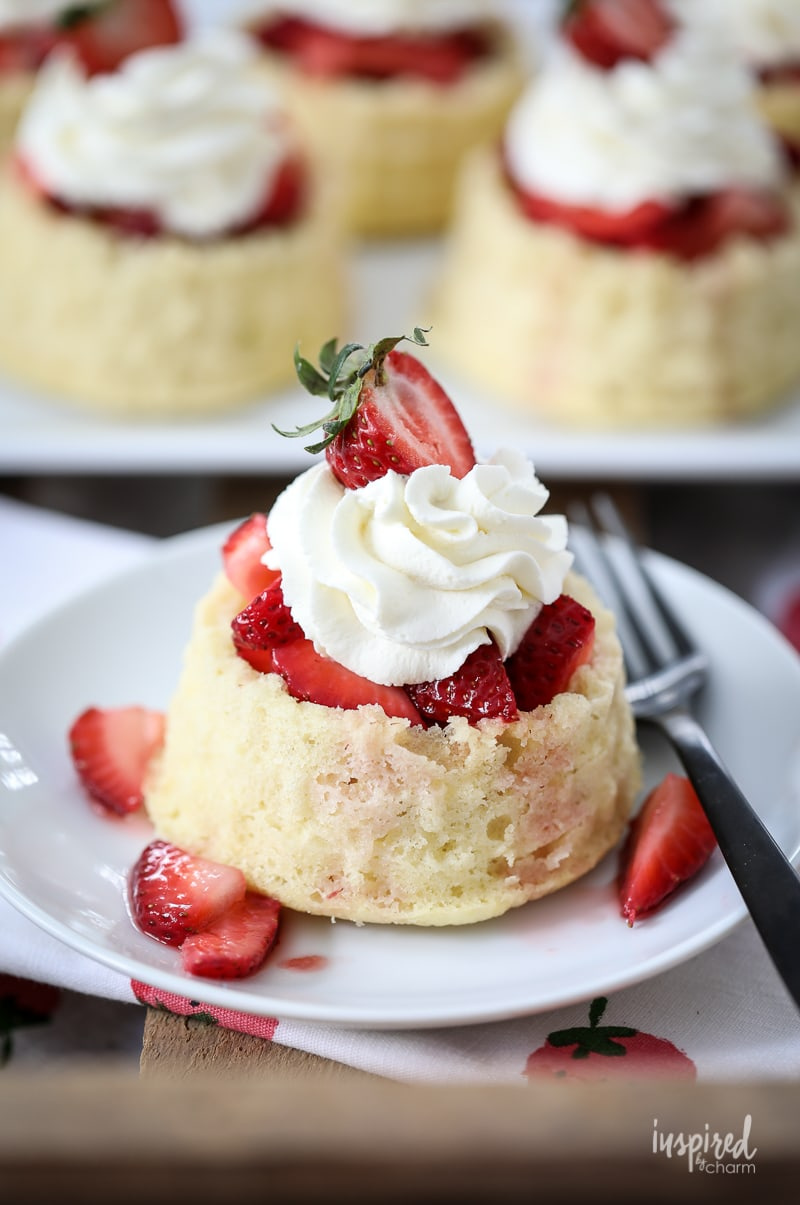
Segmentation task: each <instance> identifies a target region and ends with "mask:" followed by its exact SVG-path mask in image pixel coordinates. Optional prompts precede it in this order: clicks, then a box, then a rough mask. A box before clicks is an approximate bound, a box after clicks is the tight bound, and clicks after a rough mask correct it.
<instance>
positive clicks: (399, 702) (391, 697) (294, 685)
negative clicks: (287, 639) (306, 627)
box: [272, 640, 424, 724]
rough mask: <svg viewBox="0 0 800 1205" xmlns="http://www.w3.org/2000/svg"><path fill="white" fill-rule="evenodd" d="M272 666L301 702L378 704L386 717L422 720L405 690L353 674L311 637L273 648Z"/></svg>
mask: <svg viewBox="0 0 800 1205" xmlns="http://www.w3.org/2000/svg"><path fill="white" fill-rule="evenodd" d="M272 665H273V669H274V672H275V673H278V674H280V675H281V677H282V678H283V680H284V682H285V683H286V685H287V687H288V690H289V694H290V695H291V696H292V697H293V698H295V699H299V700H300V701H302V702H307V703H320V704H321V705H322V706H323V707H341V708H342V709H343V710H345V711H355V710H356V709H357V708H358V707H363V706H367V705H368V704H370V703H377V704H378V706H379V707H382V708H383V710H384V711H385V712H386V714H387V715H389V716H400V717H402V718H403V719H406V720H410V721H411V723H412V724H423V723H424V721H423V719H422V716H421V715H420V713H419V711H418V710H417V708H416V707H415V706H414V704H413V703H412V701H411V699H410V698H409V697H408V695H407V694H406V692H405V690H403V689H402V687H399V686H381V685H379V684H378V683H376V682H370V681H369V680H368V679H367V678H362V677H360V675H359V674H354V673H353V672H352V670H349V669H346V668H345V667H344V666H343V665H340V664H339V663H338V661H332V660H331V659H330V658H329V657H323V656H322V655H321V654H320V653H318V652H317V651H316V649H315V648H314V645H313V644H312V643H311V641H310V640H295V641H294V642H293V643H291V644H284V645H279V646H278V647H277V648H274V649H273V650H272Z"/></svg>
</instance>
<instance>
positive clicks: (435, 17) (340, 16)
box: [262, 0, 496, 37]
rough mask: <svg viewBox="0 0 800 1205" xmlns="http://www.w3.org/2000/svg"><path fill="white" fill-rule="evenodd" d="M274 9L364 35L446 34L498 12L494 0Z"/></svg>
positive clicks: (372, 1) (328, 1)
mask: <svg viewBox="0 0 800 1205" xmlns="http://www.w3.org/2000/svg"><path fill="white" fill-rule="evenodd" d="M272 8H273V9H276V10H278V11H279V12H282V13H285V14H286V15H287V16H292V17H304V18H305V19H306V20H307V21H314V22H315V23H316V24H318V25H325V26H327V28H328V29H337V30H340V31H341V32H343V33H347V34H356V35H360V36H361V37H379V36H382V35H384V34H394V33H445V32H448V31H450V30H454V29H466V28H468V27H471V26H474V25H480V24H481V23H483V22H485V21H486V20H487V19H488V18H490V17H492V16H493V15H496V9H495V5H494V3H493V2H492V0H284V3H280V0H277V2H276V3H274V4H273V5H272ZM262 9H263V5H262Z"/></svg>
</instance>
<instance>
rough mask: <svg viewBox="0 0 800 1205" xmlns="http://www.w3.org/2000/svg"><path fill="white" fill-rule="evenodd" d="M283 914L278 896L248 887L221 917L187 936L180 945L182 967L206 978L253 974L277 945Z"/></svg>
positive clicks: (239, 976) (239, 977)
mask: <svg viewBox="0 0 800 1205" xmlns="http://www.w3.org/2000/svg"><path fill="white" fill-rule="evenodd" d="M280 915H281V906H280V904H279V903H278V901H277V900H274V899H272V898H271V897H270V896H266V895H259V894H257V893H256V892H254V891H248V892H247V894H246V895H245V897H244V899H243V900H241V901H240V902H239V903H237V904H234V905H233V907H231V908H229V909H228V910H227V911H226V912H223V914H222V916H220V917H219V919H218V920H215V921H213V922H212V923H211V924H210V925H208V926H207V927H206V928H205V929H203V930H202V931H201V932H199V933H194V934H192V936H190V937H187V938H186V941H185V942H184V943H183V945H182V946H181V962H182V964H183V969H184V970H185V971H187V972H188V974H190V975H199V976H202V977H203V978H205V979H244V978H245V977H246V976H247V975H252V974H253V973H254V972H255V971H257V970H258V969H259V967H261V965H262V964H263V962H264V960H265V959H266V957H267V955H268V954H269V952H270V950H271V949H272V947H273V946H274V945H275V942H276V940H277V937H278V926H279V924H280Z"/></svg>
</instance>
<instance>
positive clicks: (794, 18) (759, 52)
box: [714, 0, 800, 67]
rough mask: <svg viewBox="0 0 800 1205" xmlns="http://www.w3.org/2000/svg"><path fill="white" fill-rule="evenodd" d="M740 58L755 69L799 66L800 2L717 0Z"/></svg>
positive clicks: (716, 5) (722, 17) (716, 2)
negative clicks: (788, 65) (788, 64)
mask: <svg viewBox="0 0 800 1205" xmlns="http://www.w3.org/2000/svg"><path fill="white" fill-rule="evenodd" d="M714 5H715V7H716V9H717V10H718V12H719V16H720V19H721V20H722V21H724V22H725V23H726V24H727V26H728V28H729V30H730V33H731V36H732V37H733V40H734V43H735V45H736V47H737V49H738V50H739V52H740V54H741V55H742V56H743V57H744V58H745V60H746V61H747V62H749V63H752V64H754V65H755V66H756V67H779V66H781V65H783V64H786V63H797V62H800V4H799V3H798V0H714Z"/></svg>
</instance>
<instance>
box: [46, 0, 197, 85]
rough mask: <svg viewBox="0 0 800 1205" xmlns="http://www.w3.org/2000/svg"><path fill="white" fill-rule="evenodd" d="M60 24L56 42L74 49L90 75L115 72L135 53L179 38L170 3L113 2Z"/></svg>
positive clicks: (164, 0) (149, 0)
mask: <svg viewBox="0 0 800 1205" xmlns="http://www.w3.org/2000/svg"><path fill="white" fill-rule="evenodd" d="M75 8H76V10H78V8H79V6H77V5H76V6H75ZM68 15H69V14H68ZM62 25H65V28H63V30H62V33H61V36H60V39H59V40H60V41H62V42H68V43H69V44H70V45H71V46H73V47H74V48H75V50H76V51H77V53H78V55H79V57H80V59H81V61H82V62H83V64H84V66H85V67H86V70H87V71H88V72H89V73H90V74H93V75H94V74H98V73H99V72H108V71H114V70H115V68H117V67H118V66H119V65H120V63H121V62H122V60H123V59H125V58H127V57H128V55H130V54H133V53H134V52H135V51H137V50H144V49H146V48H147V47H150V46H164V45H169V44H171V43H174V42H179V41H180V40H181V37H182V28H181V22H180V19H179V17H178V14H177V12H176V10H175V7H174V6H173V4H172V0H112V2H111V3H110V4H102V5H100V6H99V7H98V8H97V9H96V10H92V9H91V8H87V9H86V15H85V16H81V17H80V18H79V17H77V16H76V17H74V18H72V19H71V20H70V21H69V22H68V23H65V22H64V21H63V18H62Z"/></svg>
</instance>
